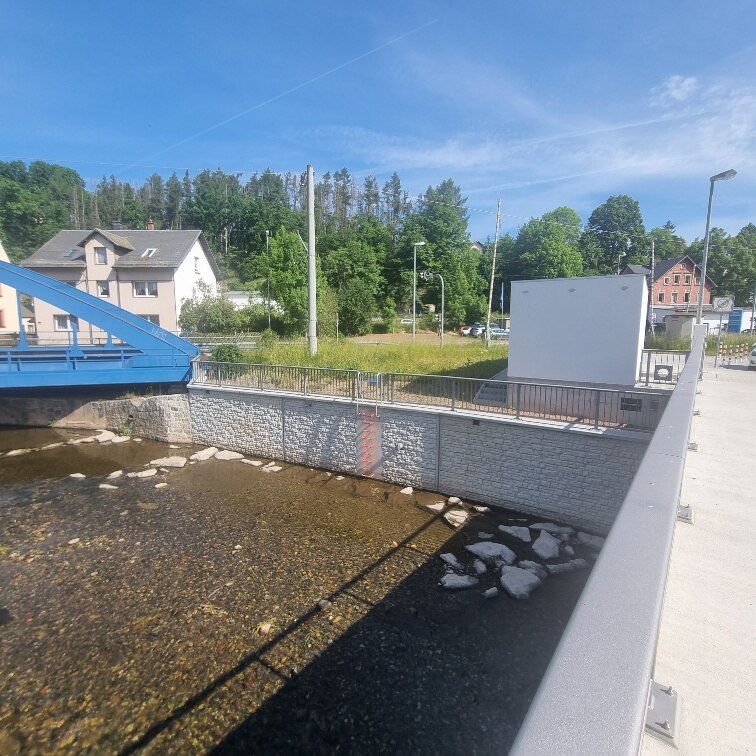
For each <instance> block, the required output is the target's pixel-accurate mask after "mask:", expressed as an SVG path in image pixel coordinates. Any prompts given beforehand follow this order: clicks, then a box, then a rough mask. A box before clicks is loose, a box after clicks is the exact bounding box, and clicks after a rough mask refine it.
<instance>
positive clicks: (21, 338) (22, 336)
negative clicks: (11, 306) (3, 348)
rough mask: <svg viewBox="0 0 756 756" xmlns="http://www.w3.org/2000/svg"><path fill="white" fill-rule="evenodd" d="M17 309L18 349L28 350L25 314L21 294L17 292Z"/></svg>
mask: <svg viewBox="0 0 756 756" xmlns="http://www.w3.org/2000/svg"><path fill="white" fill-rule="evenodd" d="M16 309H17V310H18V348H19V349H27V348H28V346H29V345H28V343H27V341H26V331H25V330H24V313H23V309H22V307H21V292H20V291H18V290H16Z"/></svg>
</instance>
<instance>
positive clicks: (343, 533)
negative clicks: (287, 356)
mask: <svg viewBox="0 0 756 756" xmlns="http://www.w3.org/2000/svg"><path fill="white" fill-rule="evenodd" d="M71 435H78V436H82V435H85V434H83V433H81V432H78V433H74V434H71V433H66V432H62V431H57V430H53V429H39V430H32V431H30V430H23V431H16V430H0V450H3V451H8V450H9V449H12V448H13V449H16V448H36V447H40V446H43V445H45V444H48V443H52V442H55V441H59V440H67V439H68V438H69V437H71ZM194 450H196V447H191V446H189V445H182V446H181V448H179V449H171V448H169V447H168V445H167V444H159V443H155V442H148V441H142V442H141V443H137V442H135V441H130V442H128V443H125V444H122V445H118V446H113V445H97V444H86V445H84V444H82V445H76V446H70V445H66V446H63V447H59V448H56V449H49V450H45V451H32V452H30V453H28V454H25V455H22V456H19V457H2V458H0V586H1V588H0V590H1V593H0V642H1V643H2V646H3V655H2V657H1V658H0V732H4V733H5V734H4V735H0V752H2V753H3V754H5V753H14V752H18V753H49V752H51V751H62V752H76V753H81V752H93V753H119V752H120V753H132V752H137V751H140V752H141V751H142V750H143V751H145V752H151V753H152V752H155V753H157V752H159V753H182V754H183V753H195V752H206V751H208V750H213V749H214V750H217V751H218V752H239V753H250V752H260V753H273V752H275V753H302V752H315V753H326V752H328V753H332V752H334V751H338V752H346V753H375V752H397V751H402V752H408V753H428V752H438V753H473V752H476V753H501V752H503V751H506V749H507V748H508V747H509V745H510V744H511V742H512V740H513V738H514V735H515V734H516V731H517V728H518V727H519V724H520V722H521V720H522V717H523V715H524V712H525V711H526V710H527V706H528V703H529V701H530V699H531V697H532V695H533V694H534V692H535V689H536V688H537V685H538V682H539V680H540V677H541V675H542V673H543V671H544V669H545V667H546V665H547V663H548V660H549V658H550V655H551V653H552V651H553V649H554V647H555V645H556V643H557V641H558V639H559V636H560V634H561V631H562V629H563V627H564V624H565V622H566V620H567V619H568V617H569V615H570V613H571V611H572V608H573V606H574V604H575V602H576V600H577V598H578V596H579V593H580V590H581V589H582V586H583V584H584V582H585V579H586V577H587V573H575V574H571V575H566V576H560V577H558V578H552V579H549V580H548V581H547V582H546V583H545V584H544V586H543V587H542V588H541V589H540V590H539V591H537V592H536V593H535V594H534V595H533V597H532V598H531V599H530V600H529V601H525V602H521V601H520V602H518V601H514V600H511V599H509V598H508V597H506V596H503V595H502V596H500V597H499V598H497V599H494V600H490V601H488V600H485V599H483V598H482V597H481V595H480V593H481V591H482V590H484V589H485V588H487V587H489V586H491V585H494V584H495V576H494V575H493V574H488V575H486V576H483V578H482V580H481V585H480V586H479V587H478V588H476V589H471V590H467V591H461V592H455V593H451V592H446V591H443V590H442V589H440V588H439V587H438V586H437V583H438V579H439V578H440V577H441V576H442V575H443V574H444V565H443V563H442V562H441V560H440V559H439V558H438V556H437V555H438V553H439V552H442V551H452V552H454V553H455V554H457V555H458V556H459V557H460V558H462V559H463V560H465V561H466V562H468V563H469V562H470V561H471V560H470V559H466V558H465V551H464V544H466V543H471V542H473V541H477V540H478V537H477V533H478V531H481V530H482V531H487V532H495V528H496V526H497V524H499V523H507V522H512V520H513V518H516V517H521V516H520V515H517V514H516V513H512V512H506V511H501V510H500V511H497V512H495V513H487V514H475V515H474V516H473V517H472V518H471V520H470V522H469V523H468V525H466V526H465V528H464V529H462V530H461V531H454V530H453V529H452V528H450V527H449V526H448V525H447V524H446V523H445V522H444V521H443V520H442V519H441V518H440V517H439V516H438V515H436V514H435V513H433V512H430V511H429V510H427V509H426V508H424V506H423V505H424V504H428V503H433V502H436V501H439V500H440V498H441V497H439V496H438V495H437V494H433V493H430V492H417V493H416V494H415V495H413V496H411V497H407V496H404V495H402V494H399V493H398V487H395V486H391V485H388V484H384V483H381V482H377V481H370V480H364V479H355V478H351V477H348V476H347V477H345V478H344V479H343V480H340V481H338V480H336V476H335V475H330V476H329V475H328V474H327V473H325V472H324V471H319V470H311V469H307V468H302V467H297V466H290V465H284V469H283V470H281V471H280V472H278V473H266V472H264V471H262V470H261V469H260V468H256V467H252V466H249V465H245V464H242V463H240V462H223V461H219V460H215V459H212V460H209V461H207V462H202V463H198V464H196V465H191V466H189V465H187V467H185V468H183V469H180V470H170V471H166V472H161V473H158V475H157V476H156V477H154V478H148V479H144V480H138V479H126V478H119V479H118V480H116V481H112V482H113V483H114V484H115V485H117V486H118V489H117V490H104V489H100V488H99V485H100V483H102V482H103V481H104V476H105V475H106V474H107V473H109V472H111V471H112V470H114V469H125V470H136V469H142V468H143V466H144V465H145V464H146V463H148V462H149V461H150V460H151V459H155V458H157V457H164V456H170V455H172V454H181V455H183V456H188V455H189V453H191V452H192V451H194ZM263 461H267V460H263ZM72 472H81V473H83V474H85V475H86V476H87V477H86V478H85V479H84V480H75V479H72V478H69V477H67V476H68V475H70V473H72ZM163 482H164V483H167V484H168V485H167V486H166V487H164V488H160V489H157V488H155V485H156V484H157V483H163ZM520 524H521V523H520ZM497 540H501V541H502V542H506V543H507V545H509V546H510V548H513V549H515V551H517V552H518V554H519V555H520V556H521V557H523V558H530V557H531V556H532V552H531V551H530V548H529V547H528V546H526V545H525V544H519V545H518V544H516V543H511V542H510V541H508V540H506V539H504V538H501V539H498V538H497ZM578 555H580V552H579V553H578ZM321 600H327V601H328V602H330V603H329V604H327V605H325V604H324V605H323V606H322V608H320V607H318V602H319V601H321Z"/></svg>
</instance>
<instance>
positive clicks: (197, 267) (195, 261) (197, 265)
mask: <svg viewBox="0 0 756 756" xmlns="http://www.w3.org/2000/svg"><path fill="white" fill-rule="evenodd" d="M194 272H195V273H199V272H200V269H199V257H195V258H194Z"/></svg>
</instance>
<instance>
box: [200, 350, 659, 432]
mask: <svg viewBox="0 0 756 756" xmlns="http://www.w3.org/2000/svg"><path fill="white" fill-rule="evenodd" d="M192 383H194V384H198V385H202V384H206V385H216V386H234V387H238V388H244V389H251V390H257V391H277V392H278V391H285V392H293V393H296V394H302V395H304V396H309V395H312V396H324V397H336V398H341V399H347V400H350V401H352V402H355V403H357V404H359V403H362V402H364V403H370V404H375V405H380V404H389V405H391V404H405V405H416V406H417V405H421V406H430V407H440V408H443V409H447V410H452V411H474V412H486V413H491V414H492V415H498V416H508V417H514V418H518V419H520V418H522V419H526V418H528V419H543V420H558V421H562V422H567V423H576V424H580V425H591V426H593V427H594V428H599V427H601V428H628V429H634V430H646V431H647V430H653V429H654V428H655V427H656V425H657V422H658V419H659V417H661V414H662V412H663V411H664V408H665V406H666V402H667V401H668V396H666V395H664V394H663V393H659V392H655V391H644V390H637V389H631V390H626V391H625V390H620V389H603V388H590V387H585V386H565V385H558V384H545V383H526V382H520V381H497V380H485V379H478V378H456V377H453V376H437V375H413V374H407V373H375V372H367V371H361V370H338V369H332V368H314V367H293V366H288V365H261V364H247V363H224V362H208V361H204V360H197V361H195V362H194V363H193V373H192Z"/></svg>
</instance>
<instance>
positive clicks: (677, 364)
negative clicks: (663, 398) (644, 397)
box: [638, 349, 690, 386]
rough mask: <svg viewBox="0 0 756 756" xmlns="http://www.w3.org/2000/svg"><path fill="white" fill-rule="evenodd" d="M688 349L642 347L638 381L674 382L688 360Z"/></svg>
mask: <svg viewBox="0 0 756 756" xmlns="http://www.w3.org/2000/svg"><path fill="white" fill-rule="evenodd" d="M689 354H690V352H689V351H684V350H665V349H644V350H643V354H642V356H641V361H640V366H639V370H638V383H642V384H644V385H646V386H648V385H649V384H651V383H654V384H657V385H658V384H667V385H670V384H675V383H677V380H678V378H679V377H680V374H681V373H682V371H683V368H684V367H685V363H686V362H687V360H688V355H689Z"/></svg>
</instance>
